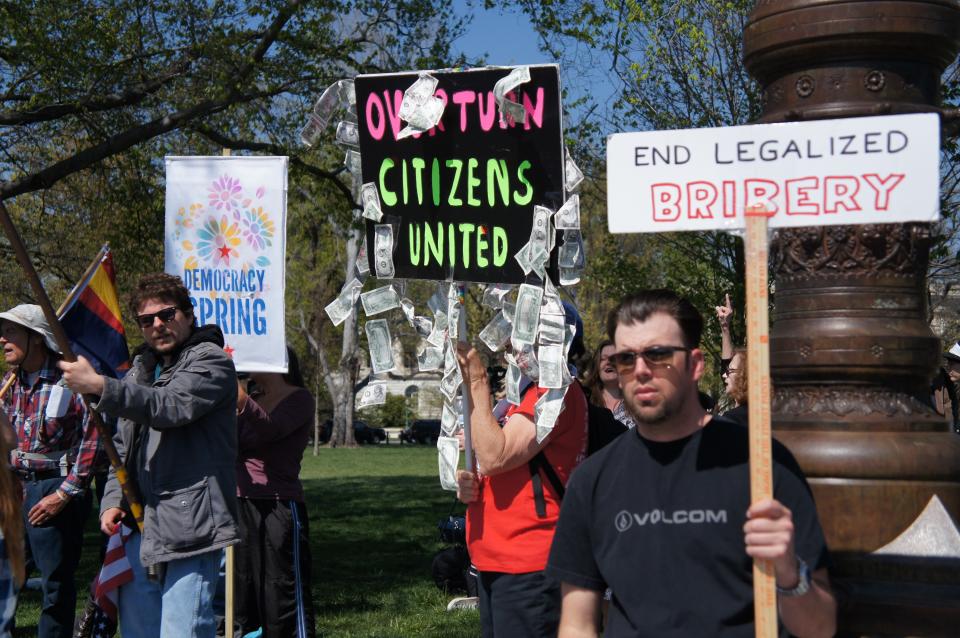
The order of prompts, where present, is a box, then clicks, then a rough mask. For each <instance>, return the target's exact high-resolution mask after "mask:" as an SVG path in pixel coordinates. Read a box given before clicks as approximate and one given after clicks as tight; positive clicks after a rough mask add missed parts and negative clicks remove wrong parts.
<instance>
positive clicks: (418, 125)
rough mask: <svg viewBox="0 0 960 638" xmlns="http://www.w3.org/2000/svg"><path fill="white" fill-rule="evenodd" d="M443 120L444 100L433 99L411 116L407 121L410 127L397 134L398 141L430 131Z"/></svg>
mask: <svg viewBox="0 0 960 638" xmlns="http://www.w3.org/2000/svg"><path fill="white" fill-rule="evenodd" d="M441 118H443V100H441V99H440V98H438V97H431V98H429V99H428V100H427V101H426V103H425V104H423V105H422V106H420V107H419V108H418V109H417V110H415V111H414V112H413V113H412V114H411V115H410V119H408V120H407V124H408V126H405V127H403V128H402V129H401V130H400V132H399V133H397V139H398V140H402V139H404V138H405V137H410V136H411V135H417V134H418V133H423V132H425V131H429V130H430V129H432V128H433V127H434V126H436V125H437V124H438V123H439V122H440V120H441Z"/></svg>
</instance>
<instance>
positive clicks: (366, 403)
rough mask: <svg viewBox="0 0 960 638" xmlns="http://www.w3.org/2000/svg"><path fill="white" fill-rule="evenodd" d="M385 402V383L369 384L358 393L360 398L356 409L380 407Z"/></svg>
mask: <svg viewBox="0 0 960 638" xmlns="http://www.w3.org/2000/svg"><path fill="white" fill-rule="evenodd" d="M386 401H387V384H386V383H369V384H367V385H366V387H364V388H363V390H361V391H360V398H359V399H358V400H357V409H358V410H359V409H363V408H366V407H370V406H371V405H381V404H383V403H386Z"/></svg>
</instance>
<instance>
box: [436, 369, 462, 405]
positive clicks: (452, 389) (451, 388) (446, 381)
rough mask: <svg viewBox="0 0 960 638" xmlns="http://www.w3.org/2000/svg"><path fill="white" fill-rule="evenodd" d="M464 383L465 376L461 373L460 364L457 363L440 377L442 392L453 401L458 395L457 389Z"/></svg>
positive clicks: (448, 399)
mask: <svg viewBox="0 0 960 638" xmlns="http://www.w3.org/2000/svg"><path fill="white" fill-rule="evenodd" d="M462 383H463V376H462V375H461V373H460V366H457V365H455V366H454V367H453V369H452V370H447V371H445V372H444V374H443V378H442V379H440V392H441V393H442V394H443V396H445V397H446V398H447V401H453V400H454V398H455V397H456V396H457V390H459V389H460V385H461V384H462Z"/></svg>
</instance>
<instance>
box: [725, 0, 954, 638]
mask: <svg viewBox="0 0 960 638" xmlns="http://www.w3.org/2000/svg"><path fill="white" fill-rule="evenodd" d="M958 48H960V0H898V1H892V0H891V1H887V0H766V1H764V0H761V1H759V2H757V4H756V6H755V8H754V10H753V12H752V13H751V15H750V19H749V21H748V24H747V26H746V28H745V30H744V62H745V64H746V66H747V68H748V70H749V71H750V73H751V74H752V75H753V76H754V77H755V78H757V80H758V81H759V82H760V84H761V86H762V88H763V115H762V117H761V121H763V122H780V121H802V120H815V119H822V118H833V117H853V116H869V115H887V114H898V113H917V112H930V111H933V112H939V109H938V107H937V104H938V91H939V82H940V76H941V74H942V73H943V70H944V69H945V68H946V67H947V66H948V65H949V64H950V63H951V62H953V61H954V60H955V59H956V56H957V51H958ZM930 232H931V231H930V228H929V227H928V226H926V225H923V224H910V225H872V226H825V227H811V228H797V229H786V230H780V231H778V232H777V233H776V234H775V235H774V238H773V244H772V246H771V258H772V264H771V270H772V272H773V274H774V278H775V292H774V310H773V313H772V316H771V320H772V327H771V334H770V344H771V346H770V347H771V372H772V376H773V383H774V387H775V396H774V402H773V422H774V423H773V428H774V434H775V436H776V437H777V438H778V439H779V440H781V441H782V442H783V443H785V444H786V445H787V446H788V447H789V448H790V449H791V450H792V451H793V453H794V454H795V455H796V456H797V458H798V460H799V462H800V464H801V466H803V468H804V470H805V472H806V473H807V476H808V478H809V479H810V484H811V487H812V489H813V491H814V495H815V497H816V500H817V508H818V510H819V513H820V518H821V521H822V522H823V525H824V530H825V532H826V534H827V540H828V543H829V545H830V547H831V550H833V553H834V558H835V569H834V571H833V576H834V579H835V583H836V586H837V588H838V590H839V593H840V595H841V597H842V598H841V615H840V627H841V631H842V632H844V633H846V634H847V635H881V634H882V635H909V636H939V635H944V636H946V635H960V557H951V555H950V551H944V550H943V548H942V547H938V546H937V543H939V542H940V541H939V540H937V539H936V538H934V539H933V540H930V538H932V537H929V538H926V540H924V537H922V536H914V537H910V534H907V535H906V536H905V535H904V533H905V532H906V531H907V530H908V528H910V527H911V525H913V524H915V523H917V525H921V524H926V523H924V521H925V520H926V518H925V519H924V520H921V521H920V522H919V523H918V522H917V521H918V518H920V517H921V513H923V512H924V510H925V508H927V507H928V505H929V506H931V507H932V508H933V509H935V510H936V511H937V512H941V513H942V512H943V510H946V512H947V513H948V514H949V516H941V517H940V518H939V519H937V520H938V521H939V522H940V523H939V524H940V525H941V527H942V529H941V530H939V531H937V530H935V529H934V531H933V536H936V535H937V534H941V533H942V534H946V535H949V534H950V533H956V526H957V522H958V521H960V437H958V436H957V435H955V434H953V433H952V432H950V431H949V429H948V427H947V425H946V423H945V421H944V419H943V418H942V417H939V416H938V415H936V414H935V413H934V412H933V410H932V409H931V408H929V407H928V406H927V404H928V401H927V398H928V396H929V393H930V379H931V377H932V375H933V374H934V372H935V370H936V368H937V366H938V364H939V361H940V357H941V345H940V343H939V340H938V339H937V338H936V337H935V336H934V335H933V333H932V332H931V330H930V328H929V326H928V324H927V289H926V268H927V258H928V250H929V246H930ZM937 508H939V509H937ZM925 516H926V517H927V518H929V517H930V516H933V515H932V514H927V515H925ZM951 517H952V521H951V520H950V518H951ZM944 521H946V523H944ZM951 523H952V525H953V527H954V529H952V530H951V529H949V528H950V524H951ZM930 529H931V528H930V527H929V526H928V527H927V528H926V530H925V531H926V532H927V533H928V536H930V534H929V532H930ZM898 537H899V538H900V540H899V541H898V542H897V543H896V544H894V545H893V546H892V547H886V546H890V545H891V543H892V542H893V541H894V540H895V539H898ZM904 539H906V540H904ZM924 543H926V545H925V544H924ZM941 544H942V543H941ZM947 544H949V543H947ZM904 545H909V546H910V550H909V552H907V551H905V550H903V549H902V548H903V546H904ZM877 550H881V551H880V552H878V551H877ZM890 552H893V553H890ZM938 552H939V554H940V555H939V556H935V555H934V554H937V553H938Z"/></svg>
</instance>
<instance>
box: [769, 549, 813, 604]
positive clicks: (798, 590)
mask: <svg viewBox="0 0 960 638" xmlns="http://www.w3.org/2000/svg"><path fill="white" fill-rule="evenodd" d="M797 575H798V576H799V580H798V581H797V584H796V585H795V586H794V587H793V588H792V589H783V588H781V587H780V586H779V585H778V586H777V593H778V594H780V595H781V596H788V597H791V596H803V595H804V594H806V593H807V592H808V591H810V568H809V567H807V564H806V563H805V562H803V559H802V558H800V557H799V556H797Z"/></svg>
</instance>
